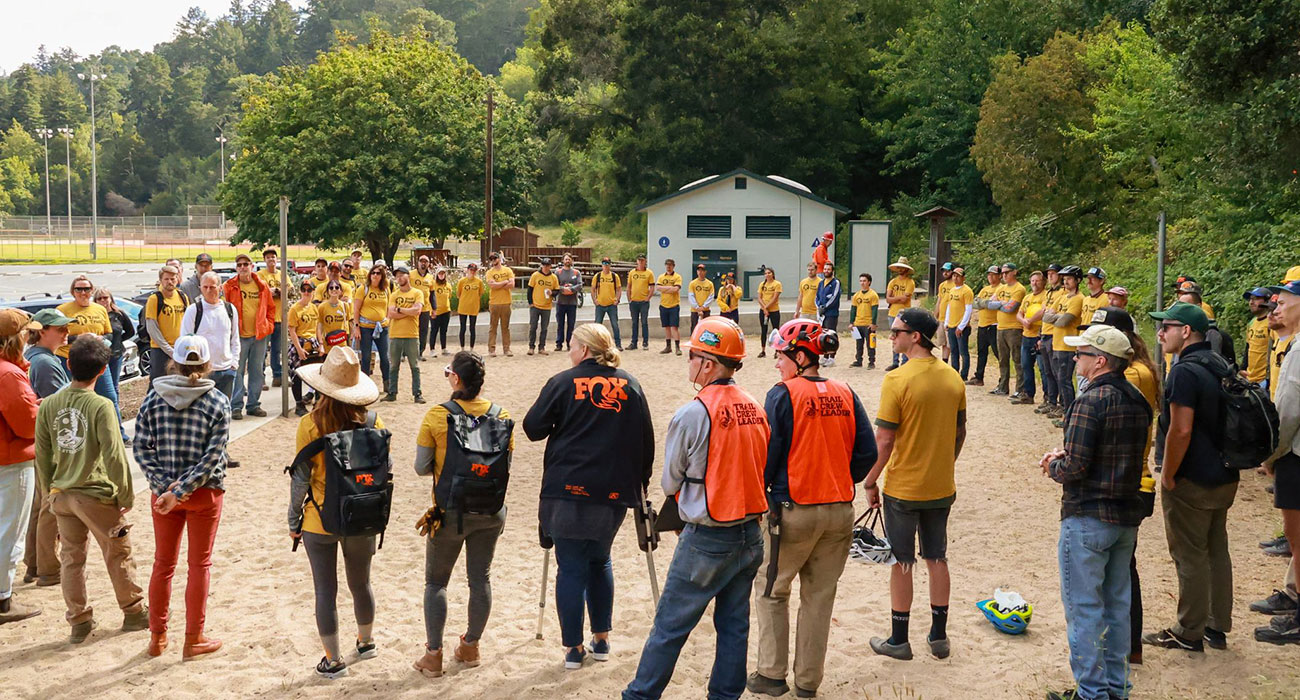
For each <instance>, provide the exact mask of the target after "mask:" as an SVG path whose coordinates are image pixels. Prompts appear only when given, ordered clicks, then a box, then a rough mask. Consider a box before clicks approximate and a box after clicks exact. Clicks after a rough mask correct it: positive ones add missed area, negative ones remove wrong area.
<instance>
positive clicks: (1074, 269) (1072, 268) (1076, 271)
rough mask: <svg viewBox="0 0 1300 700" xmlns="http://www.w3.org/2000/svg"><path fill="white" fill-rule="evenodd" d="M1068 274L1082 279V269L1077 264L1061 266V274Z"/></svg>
mask: <svg viewBox="0 0 1300 700" xmlns="http://www.w3.org/2000/svg"><path fill="white" fill-rule="evenodd" d="M1066 275H1070V276H1071V277H1073V278H1075V279H1083V270H1082V269H1081V268H1080V267H1079V266H1078V265H1066V266H1065V267H1063V268H1061V276H1062V277H1064V276H1066Z"/></svg>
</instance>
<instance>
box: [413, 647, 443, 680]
mask: <svg viewBox="0 0 1300 700" xmlns="http://www.w3.org/2000/svg"><path fill="white" fill-rule="evenodd" d="M411 666H412V667H414V668H415V670H417V671H419V672H420V675H422V676H424V677H425V678H441V677H442V649H439V650H437V651H432V650H430V649H428V648H426V649H425V650H424V656H421V657H420V658H418V659H416V660H415V663H413V664H411Z"/></svg>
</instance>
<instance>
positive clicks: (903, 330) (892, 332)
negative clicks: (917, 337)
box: [889, 328, 920, 338]
mask: <svg viewBox="0 0 1300 700" xmlns="http://www.w3.org/2000/svg"><path fill="white" fill-rule="evenodd" d="M919 332H920V331H917V330H914V329H912V328H890V329H889V337H890V338H897V337H898V334H899V333H919Z"/></svg>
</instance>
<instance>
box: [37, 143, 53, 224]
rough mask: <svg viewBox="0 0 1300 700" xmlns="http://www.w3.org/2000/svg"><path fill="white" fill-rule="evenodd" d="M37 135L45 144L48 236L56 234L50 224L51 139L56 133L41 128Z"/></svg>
mask: <svg viewBox="0 0 1300 700" xmlns="http://www.w3.org/2000/svg"><path fill="white" fill-rule="evenodd" d="M36 135H37V136H39V137H41V141H44V142H45V235H47V236H48V235H50V234H51V233H54V226H53V224H51V223H50V222H51V221H52V219H51V217H50V137H51V136H53V135H54V132H53V131H52V130H50V129H47V128H46V127H41V128H39V129H37V130H36Z"/></svg>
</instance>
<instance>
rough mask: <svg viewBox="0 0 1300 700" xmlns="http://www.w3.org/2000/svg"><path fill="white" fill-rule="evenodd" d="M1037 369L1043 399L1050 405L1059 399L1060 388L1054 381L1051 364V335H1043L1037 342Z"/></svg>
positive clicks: (1054, 369)
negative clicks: (1041, 380) (1041, 377)
mask: <svg viewBox="0 0 1300 700" xmlns="http://www.w3.org/2000/svg"><path fill="white" fill-rule="evenodd" d="M1038 371H1039V373H1040V374H1042V375H1043V400H1044V401H1046V402H1047V403H1050V404H1052V405H1056V404H1057V403H1060V401H1061V388H1060V387H1059V386H1058V385H1057V383H1056V368H1055V367H1053V366H1052V336H1050V335H1044V336H1041V337H1040V338H1039V344H1038Z"/></svg>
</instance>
